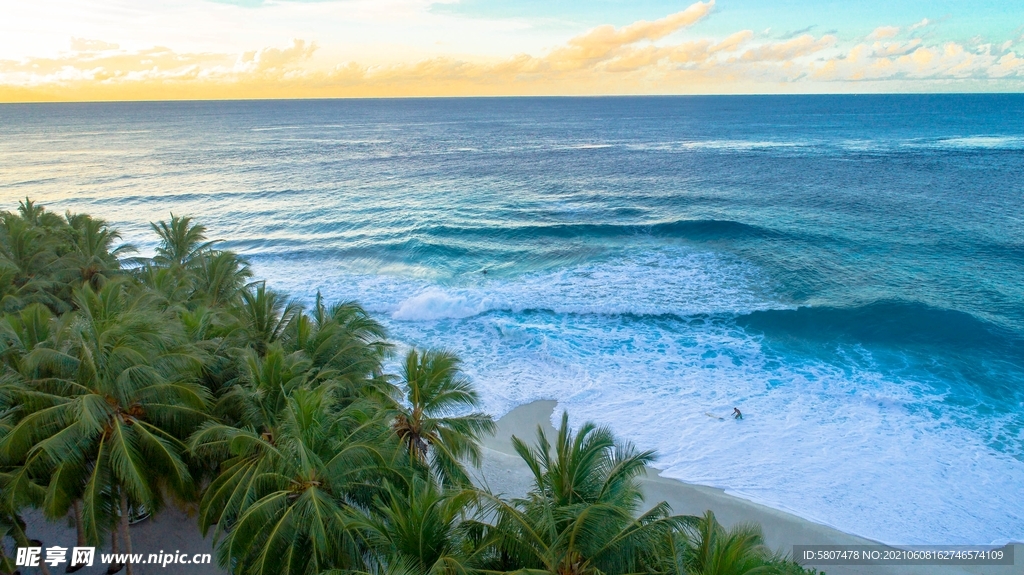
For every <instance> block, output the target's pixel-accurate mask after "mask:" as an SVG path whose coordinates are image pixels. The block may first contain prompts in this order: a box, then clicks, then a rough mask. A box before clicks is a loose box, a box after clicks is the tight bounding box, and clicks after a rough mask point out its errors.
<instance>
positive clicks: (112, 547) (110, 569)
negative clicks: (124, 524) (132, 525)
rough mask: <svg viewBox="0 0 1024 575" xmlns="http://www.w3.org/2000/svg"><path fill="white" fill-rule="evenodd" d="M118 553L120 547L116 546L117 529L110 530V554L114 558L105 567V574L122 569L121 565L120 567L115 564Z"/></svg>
mask: <svg viewBox="0 0 1024 575" xmlns="http://www.w3.org/2000/svg"><path fill="white" fill-rule="evenodd" d="M120 552H121V546H120V545H118V540H117V529H111V530H110V553H111V554H113V555H114V557H113V559H112V560H111V562H110V565H107V573H108V574H110V573H117V572H118V571H120V570H121V568H122V567H123V565H120V564H119V563H118V562H117V554H118V553H120Z"/></svg>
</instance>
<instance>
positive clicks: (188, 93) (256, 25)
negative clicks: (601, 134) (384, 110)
mask: <svg viewBox="0 0 1024 575" xmlns="http://www.w3.org/2000/svg"><path fill="white" fill-rule="evenodd" d="M1021 91H1024V3H1022V2H1021V1H1020V0H1012V1H1011V0H986V1H984V2H979V1H978V0H959V1H956V2H953V1H948V0H931V1H921V0H886V1H882V0H858V1H856V2H853V1H850V0H847V1H844V2H831V1H813V0H706V1H701V2H690V1H687V0H684V1H681V2H676V1H671V0H440V1H435V0H316V1H309V0H306V1H301V0H0V102H28V101H93V100H166V99H221V98H320V97H407V96H502V95H617V94H749V93H758V94H784V93H877V92H887V93H893V92H897V93H898V92H1021Z"/></svg>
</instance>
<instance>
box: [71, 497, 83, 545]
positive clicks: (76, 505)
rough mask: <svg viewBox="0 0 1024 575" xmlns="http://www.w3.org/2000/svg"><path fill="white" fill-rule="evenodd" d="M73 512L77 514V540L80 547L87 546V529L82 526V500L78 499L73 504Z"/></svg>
mask: <svg viewBox="0 0 1024 575" xmlns="http://www.w3.org/2000/svg"><path fill="white" fill-rule="evenodd" d="M71 512H72V513H74V514H75V537H76V539H75V541H77V543H76V545H78V546H79V547H85V529H84V528H83V527H82V502H81V501H80V500H78V499H76V500H75V502H74V503H73V504H72V505H71Z"/></svg>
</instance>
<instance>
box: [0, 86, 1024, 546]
mask: <svg viewBox="0 0 1024 575" xmlns="http://www.w3.org/2000/svg"><path fill="white" fill-rule="evenodd" d="M26 196H29V197H31V198H32V199H34V200H37V201H39V202H40V203H43V204H45V205H47V206H48V207H49V208H50V209H53V210H57V211H60V212H63V211H64V210H72V211H76V212H88V213H90V214H93V215H95V216H98V217H102V218H105V219H107V220H109V221H110V222H112V223H113V224H114V225H115V226H116V227H117V228H118V229H120V231H121V232H122V234H123V235H124V237H125V239H126V240H128V241H130V242H132V243H134V244H136V245H138V246H139V247H140V249H141V251H142V253H144V254H145V253H149V252H151V250H152V248H153V246H154V236H153V234H152V233H151V232H150V230H149V229H148V223H147V222H150V221H156V220H160V219H165V218H167V217H168V216H169V214H170V213H172V212H173V213H174V214H179V215H192V216H194V217H195V218H196V219H197V220H198V221H199V222H201V223H203V224H205V225H206V226H208V227H209V229H210V236H211V237H212V238H216V239H223V240H224V241H223V242H222V243H221V244H220V245H221V247H223V248H226V249H231V250H235V251H237V252H239V253H241V254H244V255H245V256H246V257H247V258H248V259H249V260H250V261H251V262H252V264H253V267H254V270H255V272H256V275H257V276H258V277H261V278H266V279H267V282H268V284H269V285H270V286H272V287H274V288H276V289H280V290H284V291H287V292H289V293H290V294H291V295H292V296H293V297H295V298H296V299H298V300H300V301H304V302H308V301H310V300H311V299H312V298H313V297H314V296H315V294H316V292H317V291H318V290H319V291H322V292H323V294H324V295H325V296H326V297H327V298H328V299H330V300H338V299H345V300H348V299H354V300H358V301H359V302H361V303H362V304H363V305H364V306H366V307H367V308H368V309H369V310H370V311H372V312H373V313H374V314H375V315H376V316H377V317H378V318H380V319H381V320H382V321H383V322H384V323H385V324H386V326H387V328H388V329H389V331H390V333H391V334H392V337H393V338H394V340H395V341H397V342H399V343H400V344H401V345H402V346H409V345H415V346H420V347H444V348H449V349H452V350H455V351H456V352H458V353H459V354H460V355H461V356H462V357H463V358H464V360H465V370H466V372H467V374H468V375H469V376H470V377H471V378H472V379H473V381H474V382H475V384H476V386H477V387H478V388H479V390H480V392H481V395H482V397H483V400H484V405H485V408H486V410H487V411H488V412H490V413H492V414H494V415H496V416H497V415H501V414H503V413H506V412H507V411H509V410H510V409H512V408H513V407H515V406H517V405H520V404H524V403H527V402H530V401H533V400H537V399H554V400H557V401H558V404H559V409H567V410H568V411H569V413H570V415H571V418H572V421H573V422H575V423H580V422H582V421H584V420H593V421H595V422H598V423H600V424H605V425H608V426H610V427H611V428H612V429H613V430H614V431H615V432H616V434H617V435H618V436H620V437H621V438H623V439H627V440H629V441H632V442H633V443H635V444H636V445H638V446H639V447H641V448H645V449H656V450H657V452H658V454H659V459H658V467H659V468H660V469H663V470H664V472H665V475H667V476H670V477H675V478H679V479H682V480H685V481H689V482H695V483H700V484H704V485H711V486H716V487H721V488H724V489H725V490H726V491H727V492H729V493H732V494H734V495H737V496H740V497H743V498H746V499H750V500H753V501H757V502H760V503H763V504H766V505H769V506H772V507H775V508H778V509H783V510H786V511H789V512H792V513H795V514H797V515H800V516H802V517H805V518H808V519H811V520H814V521H817V522H820V523H825V524H828V525H831V526H834V527H837V528H839V529H842V530H844V531H848V532H851V533H855V534H859V535H863V536H867V537H871V538H874V539H878V540H881V541H884V542H887V543H897V544H914V543H932V544H951V543H973V544H982V543H992V542H1003V541H1007V540H1024V219H1022V218H1024V95H901V96H885V95H876V96H778V97H774V96H760V97H650V98H646V97H636V98H632V97H631V98H507V99H505V98H499V99H417V100H330V101H250V102H175V103H170V102H165V103H107V104H40V105H0V200H2V208H3V209H8V210H14V209H15V208H16V207H17V201H18V200H19V199H21V198H24V197H26ZM734 407H738V408H739V409H740V410H742V412H743V414H744V418H743V420H742V421H736V420H733V419H731V418H730V417H729V414H730V413H731V412H732V409H733V408H734ZM709 415H710V416H711V417H709ZM719 417H723V418H724V419H719Z"/></svg>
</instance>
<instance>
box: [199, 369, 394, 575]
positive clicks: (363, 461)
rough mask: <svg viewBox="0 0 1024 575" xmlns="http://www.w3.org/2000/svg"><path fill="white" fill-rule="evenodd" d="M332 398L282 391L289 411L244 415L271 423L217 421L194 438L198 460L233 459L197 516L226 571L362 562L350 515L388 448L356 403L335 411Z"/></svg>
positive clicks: (265, 408)
mask: <svg viewBox="0 0 1024 575" xmlns="http://www.w3.org/2000/svg"><path fill="white" fill-rule="evenodd" d="M275 353H276V352H272V353H271V354H268V358H269V357H271V356H272V355H274V354H275ZM273 361H276V359H275V360H273ZM284 379H285V378H280V379H279V381H281V382H282V383H284ZM248 397H249V400H250V401H252V402H263V400H264V397H263V395H262V394H259V393H253V394H249V395H248ZM332 397H333V394H332V393H331V389H330V386H329V385H322V386H320V387H318V388H317V389H313V390H311V389H306V388H303V387H298V388H296V389H292V390H290V391H289V390H286V389H282V390H280V393H278V395H277V398H276V399H274V400H273V402H272V403H273V404H275V405H277V404H283V405H281V408H280V410H279V411H277V412H273V410H272V409H271V406H270V405H259V406H257V405H252V406H251V408H250V409H248V410H246V411H245V412H246V413H249V414H253V416H254V417H253V420H252V421H261V420H262V421H265V424H264V426H262V427H256V426H255V425H253V424H252V422H249V423H246V424H243V425H242V426H241V427H238V428H236V427H232V426H228V425H224V424H210V425H207V426H206V427H205V428H203V429H202V430H200V431H199V432H197V433H196V435H195V436H194V437H193V439H192V448H193V450H194V451H195V452H196V453H198V454H200V455H206V456H225V455H226V456H227V458H226V459H225V460H224V461H223V463H222V465H221V472H220V474H219V475H218V476H217V478H216V479H214V480H213V482H211V483H210V485H209V487H207V489H206V491H205V493H204V495H203V498H202V502H201V504H200V512H199V524H200V527H201V529H202V530H203V533H204V534H205V533H207V532H208V530H209V529H210V527H212V526H213V525H216V526H217V527H216V531H215V535H214V538H215V540H217V541H218V547H217V549H218V559H219V562H220V563H221V565H222V566H224V567H226V568H230V569H231V570H232V571H234V572H235V573H240V574H242V573H245V574H252V575H271V574H274V575H277V574H302V575H305V574H307V573H316V572H318V571H322V570H326V569H331V568H352V567H353V566H360V565H361V558H360V557H361V551H360V548H359V546H358V544H357V541H356V540H355V539H354V538H353V537H351V535H350V533H349V531H348V529H347V524H348V520H347V516H348V515H349V513H348V512H347V511H346V510H347V509H348V508H349V506H350V505H352V504H360V503H359V502H362V503H361V504H363V505H365V504H366V503H367V502H368V501H369V499H367V497H366V495H365V494H364V495H361V494H360V491H361V490H364V489H365V488H366V487H367V486H369V485H370V484H371V483H372V480H371V478H372V477H374V476H376V475H377V473H378V470H381V469H383V468H384V465H385V464H386V462H387V461H388V457H387V454H386V451H387V450H386V449H385V451H381V448H382V447H385V448H386V445H387V443H386V437H385V436H384V435H382V434H383V432H384V430H385V429H386V428H384V426H383V425H382V424H381V423H380V422H379V420H375V419H374V418H373V417H372V416H371V415H370V414H368V413H367V412H364V411H361V410H360V409H358V408H357V407H355V406H349V407H346V408H345V409H343V410H340V411H339V410H337V409H335V408H334V404H333V400H332ZM264 414H269V416H266V415H264ZM371 491H373V489H372V488H371ZM222 536H223V537H222Z"/></svg>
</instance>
